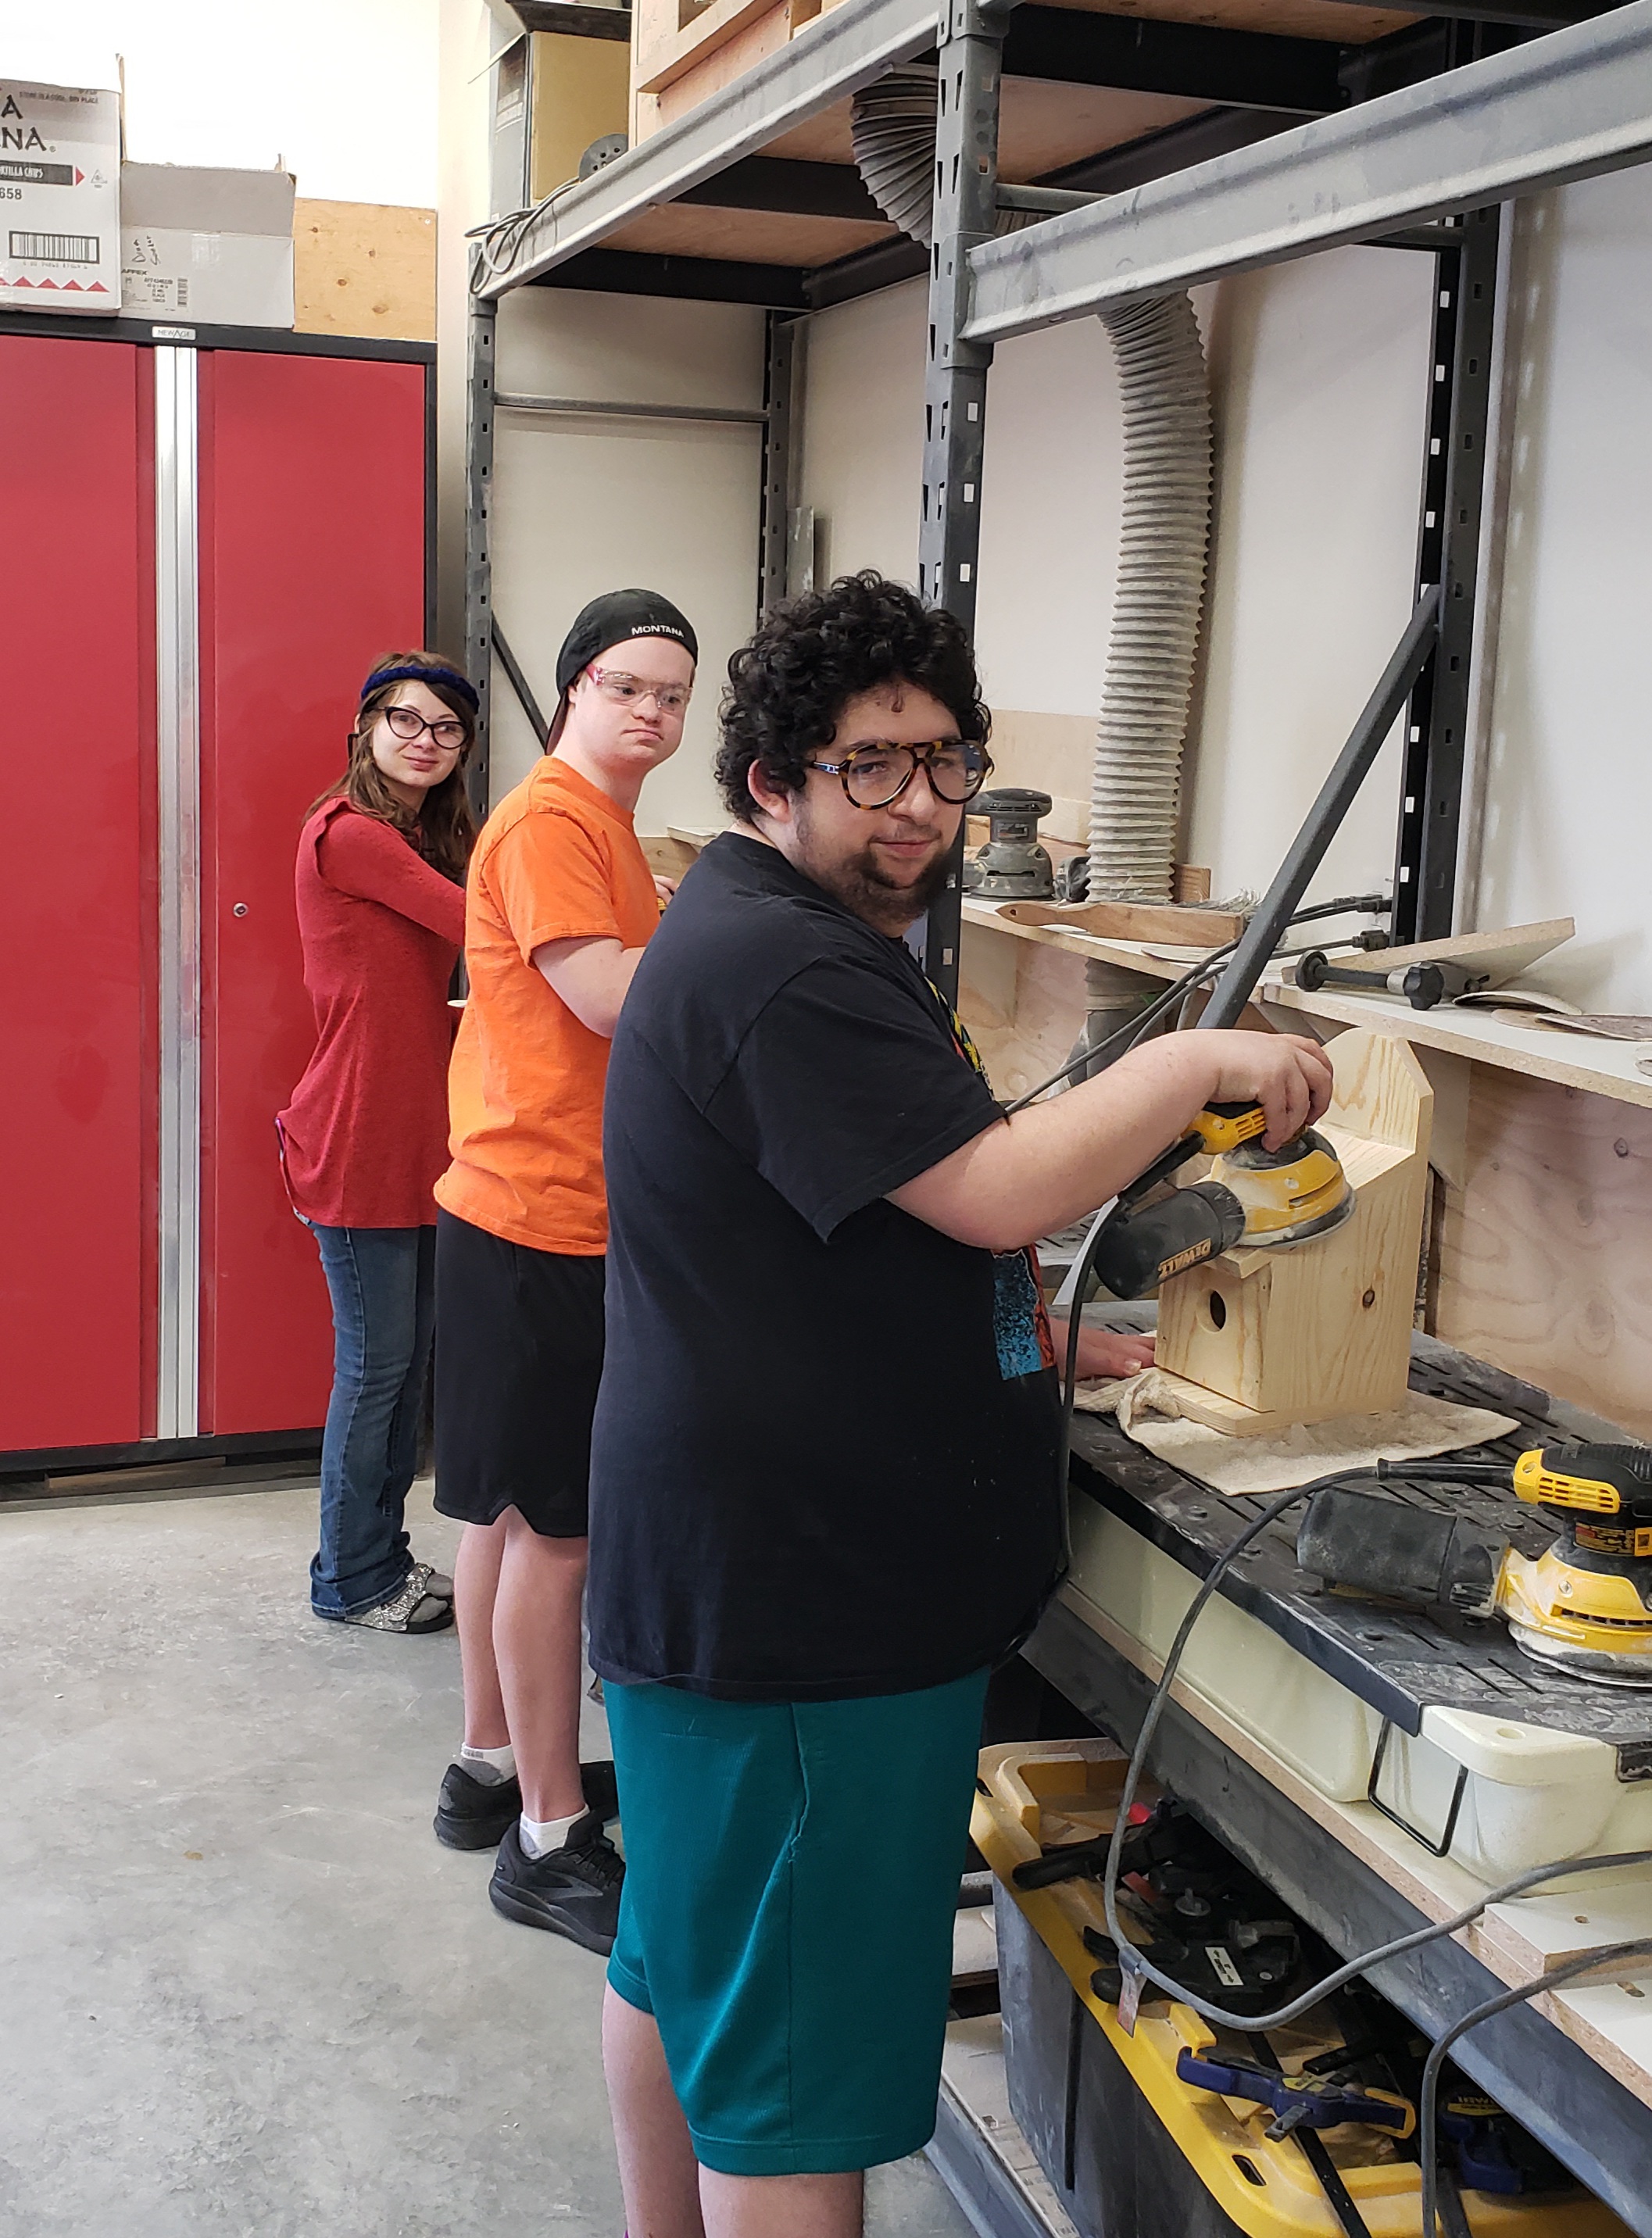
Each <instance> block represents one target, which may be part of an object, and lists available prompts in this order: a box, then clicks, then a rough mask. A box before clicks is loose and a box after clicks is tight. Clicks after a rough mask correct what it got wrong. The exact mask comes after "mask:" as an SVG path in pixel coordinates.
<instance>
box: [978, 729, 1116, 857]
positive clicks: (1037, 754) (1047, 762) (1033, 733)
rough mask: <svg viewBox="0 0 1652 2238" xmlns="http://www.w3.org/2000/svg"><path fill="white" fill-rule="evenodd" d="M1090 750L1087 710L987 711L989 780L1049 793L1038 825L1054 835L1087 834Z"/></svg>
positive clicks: (1093, 741)
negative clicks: (1045, 813) (1049, 804)
mask: <svg viewBox="0 0 1652 2238" xmlns="http://www.w3.org/2000/svg"><path fill="white" fill-rule="evenodd" d="M1095 751H1096V718H1095V717H1094V716H1093V715H1045V714H1038V713H1033V712H1023V711H1022V710H1020V709H1018V708H1015V707H995V708H994V709H993V710H992V745H991V752H992V780H991V782H992V784H993V785H1027V786H1030V787H1031V788H1032V790H1033V791H1038V792H1047V793H1048V794H1050V796H1051V798H1052V803H1053V805H1052V808H1051V811H1050V813H1049V815H1048V816H1046V817H1045V818H1044V822H1043V824H1042V827H1041V828H1042V830H1043V831H1045V832H1047V833H1049V834H1051V835H1052V837H1054V838H1059V839H1071V840H1077V841H1080V842H1082V841H1085V840H1087V839H1088V838H1089V837H1090V765H1091V761H1092V759H1093V758H1094V755H1095Z"/></svg>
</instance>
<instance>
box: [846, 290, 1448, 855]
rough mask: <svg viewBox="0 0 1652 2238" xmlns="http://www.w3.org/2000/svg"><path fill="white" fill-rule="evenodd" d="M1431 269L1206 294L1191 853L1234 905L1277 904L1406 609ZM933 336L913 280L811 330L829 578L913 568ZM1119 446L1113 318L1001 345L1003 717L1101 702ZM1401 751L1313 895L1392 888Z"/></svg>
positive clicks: (980, 627) (990, 537)
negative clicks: (1201, 647) (1257, 895)
mask: <svg viewBox="0 0 1652 2238" xmlns="http://www.w3.org/2000/svg"><path fill="white" fill-rule="evenodd" d="M1431 275H1432V264H1431V262H1430V260H1429V259H1427V258H1424V257H1421V256H1414V255H1403V254H1402V253H1400V252H1397V251H1387V252H1383V251H1378V250H1374V249H1349V250H1344V251H1342V252H1340V253H1339V254H1337V255H1330V256H1324V257H1321V258H1319V259H1317V260H1316V262H1314V263H1313V264H1312V265H1311V266H1309V265H1305V264H1304V265H1293V266H1286V267H1284V268H1280V269H1279V270H1277V271H1274V272H1266V273H1258V274H1255V275H1249V276H1247V277H1245V278H1243V279H1239V280H1237V281H1229V282H1227V283H1225V284H1224V287H1223V288H1220V289H1205V290H1201V291H1200V295H1199V299H1198V301H1199V309H1200V313H1201V316H1202V318H1203V320H1204V325H1205V328H1206V333H1207V339H1208V342H1209V347H1210V350H1211V370H1212V381H1213V387H1214V390H1215V394H1216V398H1217V443H1218V467H1217V507H1216V512H1217V526H1216V534H1215V540H1214V546H1213V555H1212V571H1211V593H1210V605H1209V609H1208V622H1207V628H1206V653H1205V660H1204V677H1203V679H1202V689H1201V692H1200V695H1199V700H1198V704H1197V705H1196V708H1195V725H1194V727H1195V740H1196V743H1195V745H1194V749H1193V752H1192V754H1191V757H1190V767H1189V790H1190V796H1191V798H1190V815H1189V824H1190V836H1189V840H1188V848H1189V857H1188V858H1189V859H1190V860H1191V861H1194V862H1198V863H1204V864H1210V866H1211V870H1212V872H1213V876H1214V880H1215V886H1216V890H1217V891H1218V892H1224V893H1226V892H1233V891H1237V890H1240V889H1243V888H1244V887H1247V886H1249V887H1252V888H1257V889H1259V888H1261V887H1264V886H1265V884H1267V881H1268V879H1269V877H1271V874H1272V871H1273V870H1274V868H1275V867H1276V864H1277V858H1278V857H1279V855H1280V854H1281V853H1282V852H1283V851H1284V848H1285V846H1286V844H1288V842H1289V840H1290V838H1291V836H1292V834H1293V833H1294V831H1296V829H1297V824H1299V822H1300V821H1301V818H1302V815H1303V812H1304V810H1305V808H1306V806H1307V804H1308V803H1309V801H1310V799H1311V798H1312V796H1313V793H1314V792H1315V791H1317V787H1318V784H1319V781H1320V779H1321V778H1322V777H1323V775H1324V771H1326V770H1327V769H1328V768H1329V767H1330V764H1331V762H1332V760H1333V759H1334V758H1335V756H1336V754H1337V750H1338V748H1339V747H1340V746H1341V745H1342V743H1343V738H1344V737H1345V735H1346V733H1347V732H1348V730H1349V728H1350V725H1351V723H1352V721H1353V718H1354V717H1355V716H1356V715H1357V712H1358V711H1359V709H1360V707H1361V706H1362V705H1363V703H1364V700H1365V699H1366V697H1367V696H1368V694H1369V692H1370V686H1371V685H1372V684H1373V683H1374V682H1375V680H1376V679H1377V675H1378V674H1379V673H1380V672H1381V670H1382V667H1383V664H1384V662H1385V661H1386V659H1387V658H1388V656H1389V654H1390V652H1391V651H1392V650H1393V646H1394V642H1395V640H1396V639H1397V637H1398V635H1399V632H1400V630H1401V628H1402V627H1403V624H1404V620H1405V617H1406V615H1407V613H1408V612H1410V603H1411V573H1412V568H1413V566H1414V565H1415V546H1416V508H1417V499H1418V492H1419V486H1420V480H1421V468H1422V447H1423V432H1424V427H1423V413H1424V408H1425V404H1426V383H1427V378H1428V348H1429V317H1430V287H1431ZM923 321H924V290H923V287H922V283H921V282H919V283H914V284H913V285H912V286H910V287H906V288H899V289H892V290H891V291H890V292H889V293H888V294H886V295H881V296H876V297H873V298H871V299H869V300H868V301H865V302H862V303H856V304H845V305H842V306H839V308H836V309H834V310H833V311H830V312H827V313H825V314H823V315H821V316H820V317H819V318H818V319H816V320H815V321H813V326H812V330H811V334H810V340H809V350H808V376H807V402H806V444H805V452H804V471H803V497H804V501H805V502H806V503H809V504H813V506H814V507H816V508H817V510H818V511H819V513H821V514H822V515H823V516H824V517H825V518H826V522H827V524H828V533H827V536H826V555H827V561H828V565H829V567H830V569H831V570H832V571H833V572H834V573H839V572H841V571H842V570H844V569H846V568H848V567H854V566H868V565H870V566H880V567H882V568H883V569H884V570H885V571H886V573H890V574H893V575H897V576H899V577H900V578H901V579H905V580H907V581H910V580H912V578H913V575H914V573H915V570H916V565H917V518H918V504H919V489H920V483H921V470H922V461H921V430H922V372H923V361H922V353H923ZM1120 442H1121V430H1120V420H1119V404H1118V381H1117V378H1116V375H1115V373H1114V368H1113V363H1112V356H1111V348H1110V346H1109V344H1108V341H1107V337H1106V334H1105V330H1104V329H1103V328H1102V327H1101V326H1100V325H1099V323H1098V321H1095V320H1089V319H1086V320H1078V321H1073V322H1071V324H1068V325H1066V326H1063V327H1058V328H1052V330H1051V331H1049V332H1047V333H1045V334H1032V335H1028V336H1026V337H1025V338H1023V339H1022V340H1019V341H1014V342H1011V343H1008V344H1006V345H1005V346H1004V347H1003V348H1000V349H999V351H998V355H997V358H996V360H995V361H994V365H993V369H992V381H991V385H990V389H989V394H988V401H987V438H986V467H985V473H984V475H983V478H982V492H981V496H982V520H981V561H980V578H979V581H980V599H979V614H978V622H977V636H978V644H979V652H980V659H981V666H982V671H983V674H984V678H985V686H986V696H987V699H988V702H989V704H990V705H993V706H995V707H998V708H1004V709H1015V710H1018V711H1029V712H1035V713H1042V714H1048V715H1067V716H1085V715H1089V714H1092V713H1093V712H1094V710H1095V708H1096V705H1097V704H1098V699H1099V695H1100V691H1101V681H1102V672H1103V668H1104V665H1105V656H1106V640H1107V623H1108V615H1109V610H1110V606H1111V597H1112V586H1113V575H1114V566H1115V554H1116V546H1117V540H1118V525H1119V496H1120V481H1121V467H1120ZM1395 752H1396V750H1395V749H1394V748H1392V747H1390V749H1389V750H1388V752H1387V753H1386V755H1385V757H1384V759H1383V763H1382V765H1379V767H1378V768H1377V771H1374V772H1373V774H1372V776H1371V778H1370V779H1369V780H1368V783H1367V787H1366V790H1365V792H1364V794H1363V797H1362V799H1361V801H1360V802H1359V804H1358V805H1357V808H1356V810H1355V811H1354V813H1353V815H1352V816H1351V817H1350V819H1349V823H1348V825H1347V827H1346V830H1345V831H1344V834H1343V838H1342V839H1341V840H1340V841H1339V842H1338V844H1337V847H1336V848H1335V849H1334V850H1333V851H1332V853H1331V855H1330V857H1329V858H1328V860H1327V863H1326V865H1325V869H1324V873H1323V875H1322V877H1320V878H1319V879H1318V880H1317V881H1316V885H1315V889H1314V891H1316V892H1317V893H1319V894H1330V893H1332V892H1336V891H1343V890H1347V889H1351V888H1353V887H1356V886H1360V887H1365V888H1370V889H1375V888H1376V887H1379V886H1385V885H1386V884H1387V883H1388V880H1389V878H1390V875H1391V866H1392V855H1393V844H1394V827H1395V821H1396V811H1397V799H1396V790H1397V770H1396V766H1395ZM1025 773H1026V772H1025V770H1023V769H1020V768H1018V771H1017V775H1018V777H1020V776H1025ZM1054 789H1055V790H1057V791H1061V790H1063V785H1062V784H1061V783H1059V782H1057V783H1055V785H1054Z"/></svg>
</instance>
